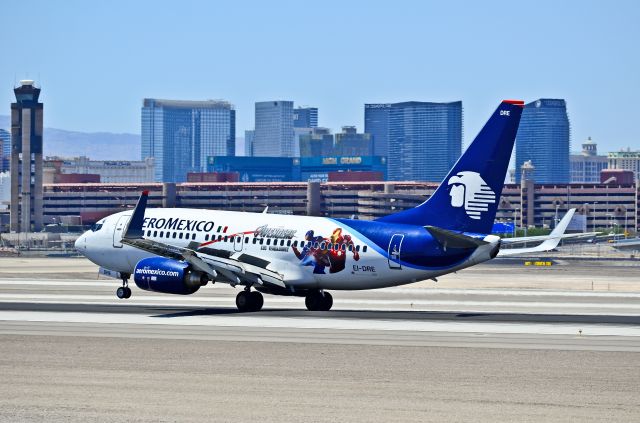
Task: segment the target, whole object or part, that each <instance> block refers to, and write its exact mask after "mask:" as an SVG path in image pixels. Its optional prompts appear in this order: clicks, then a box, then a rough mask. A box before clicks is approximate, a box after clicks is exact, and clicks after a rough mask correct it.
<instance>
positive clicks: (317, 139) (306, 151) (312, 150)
mask: <svg viewBox="0 0 640 423" xmlns="http://www.w3.org/2000/svg"><path fill="white" fill-rule="evenodd" d="M333 143H334V139H333V134H331V130H330V129H329V128H313V130H312V131H311V133H309V134H303V135H300V157H325V156H331V155H332V154H333Z"/></svg>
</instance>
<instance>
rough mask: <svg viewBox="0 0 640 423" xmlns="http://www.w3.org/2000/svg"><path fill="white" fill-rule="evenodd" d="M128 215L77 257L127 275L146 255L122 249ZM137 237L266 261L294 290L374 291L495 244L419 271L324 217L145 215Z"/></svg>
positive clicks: (113, 220) (89, 236) (95, 235)
mask: <svg viewBox="0 0 640 423" xmlns="http://www.w3.org/2000/svg"><path fill="white" fill-rule="evenodd" d="M131 213H132V212H131V211H126V212H120V213H116V214H114V215H111V216H108V217H106V218H105V219H103V220H101V221H100V222H98V225H96V228H97V227H99V226H100V225H101V227H99V229H97V230H95V229H94V230H90V231H87V232H86V233H85V234H83V235H82V236H81V237H80V238H79V239H78V241H77V242H76V248H77V249H78V251H80V252H81V253H82V254H83V255H85V256H86V257H87V258H89V259H90V260H91V261H92V262H94V263H96V264H97V265H99V266H101V267H104V268H106V269H109V270H113V271H117V272H121V273H126V274H132V273H133V271H134V268H135V266H136V264H137V263H138V261H140V260H141V259H143V258H147V257H151V256H152V254H150V253H148V252H145V251H142V250H139V249H136V248H133V247H130V246H127V245H123V244H122V242H121V240H122V236H123V233H124V230H125V228H126V226H127V223H128V221H129V218H130V217H131ZM380 225H384V223H380ZM143 230H144V238H146V239H149V240H153V241H157V242H160V243H164V244H167V245H173V246H178V247H187V248H191V249H193V250H195V251H198V252H199V253H200V256H201V257H202V258H203V259H204V260H205V261H206V249H207V248H213V249H216V250H224V251H228V252H230V253H231V254H232V255H237V254H238V253H239V254H246V255H249V256H255V257H258V258H260V259H262V260H266V261H268V262H269V265H268V266H267V269H269V270H273V271H275V272H277V273H279V274H281V275H282V276H283V280H284V281H285V283H286V284H287V286H291V287H295V288H300V289H343V290H354V289H372V288H382V287H388V286H395V285H402V284H407V283H411V282H415V281H418V280H424V279H429V278H434V277H436V276H439V275H442V274H446V273H450V272H454V271H457V270H460V269H463V268H466V267H469V266H472V265H474V264H477V263H480V262H483V261H486V260H489V259H490V258H491V256H490V254H491V251H492V250H493V249H495V248H496V244H497V243H498V242H499V239H498V238H497V237H493V236H488V237H487V238H486V239H485V240H486V241H489V243H488V244H486V245H483V246H480V247H478V248H477V249H476V250H475V251H474V252H473V254H471V255H470V256H469V257H468V258H467V259H465V260H464V262H462V263H457V264H456V265H454V266H451V267H446V268H437V269H424V268H415V267H411V266H407V265H399V264H398V263H397V262H396V261H394V260H393V258H394V257H395V254H398V256H399V255H400V254H401V251H400V248H401V245H402V244H401V243H400V244H398V245H397V246H394V248H393V250H394V251H392V248H391V246H389V247H385V248H381V247H380V246H377V245H375V243H373V242H372V241H371V240H370V239H368V238H367V237H366V236H364V235H363V234H361V233H359V232H358V231H356V230H353V229H351V228H350V227H348V226H347V225H343V224H342V223H341V222H338V221H336V220H333V219H329V218H324V217H306V216H290V215H277V214H264V213H245V212H229V211H214V210H196V209H148V210H146V213H145V223H144V225H143ZM311 231H313V234H312V236H311V235H310V232H311ZM323 239H324V240H325V241H324V242H325V243H327V244H329V243H330V244H332V245H334V248H336V249H332V250H329V251H327V249H326V248H324V249H322V248H319V247H321V245H313V244H316V243H317V244H321V243H322V240H323ZM336 244H337V245H338V247H335V245H336ZM308 245H311V248H308V247H306V246H308ZM303 246H305V247H306V248H307V249H306V250H305V249H304V248H305V247H303ZM314 247H315V248H314ZM396 248H397V250H398V251H396ZM328 254H331V255H332V256H331V260H328V256H327V255H328Z"/></svg>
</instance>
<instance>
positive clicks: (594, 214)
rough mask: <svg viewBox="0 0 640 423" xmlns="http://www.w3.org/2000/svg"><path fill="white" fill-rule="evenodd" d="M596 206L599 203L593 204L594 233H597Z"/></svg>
mask: <svg viewBox="0 0 640 423" xmlns="http://www.w3.org/2000/svg"><path fill="white" fill-rule="evenodd" d="M596 204H598V202H597V201H594V202H593V221H592V223H593V232H595V231H596Z"/></svg>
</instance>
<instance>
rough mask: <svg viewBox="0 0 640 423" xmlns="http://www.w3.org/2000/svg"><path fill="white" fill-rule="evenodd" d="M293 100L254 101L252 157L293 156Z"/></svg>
mask: <svg viewBox="0 0 640 423" xmlns="http://www.w3.org/2000/svg"><path fill="white" fill-rule="evenodd" d="M293 143H294V130H293V101H286V100H285V101H283V100H276V101H260V102H256V103H255V134H254V137H253V156H254V157H294V155H295V151H296V149H295V146H294V145H293Z"/></svg>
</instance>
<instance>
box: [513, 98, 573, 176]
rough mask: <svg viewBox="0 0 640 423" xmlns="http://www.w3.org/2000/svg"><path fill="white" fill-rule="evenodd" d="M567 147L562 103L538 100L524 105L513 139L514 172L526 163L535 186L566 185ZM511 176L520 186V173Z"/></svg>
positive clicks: (568, 132) (568, 135) (568, 133)
mask: <svg viewBox="0 0 640 423" xmlns="http://www.w3.org/2000/svg"><path fill="white" fill-rule="evenodd" d="M570 145H571V127H570V123H569V116H568V114H567V105H566V102H565V101H564V100H563V99H552V98H541V99H538V100H535V101H532V102H530V103H527V104H525V106H524V110H523V111H522V117H521V119H520V127H519V128H518V134H517V135H516V148H515V150H516V162H515V165H516V169H520V168H521V166H522V164H523V163H524V162H525V161H528V160H530V161H531V162H532V163H533V166H534V167H535V176H534V179H535V181H536V183H541V184H553V183H557V184H562V183H569V180H570V170H569V150H570ZM515 176H516V183H520V173H519V172H516V175H515Z"/></svg>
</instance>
